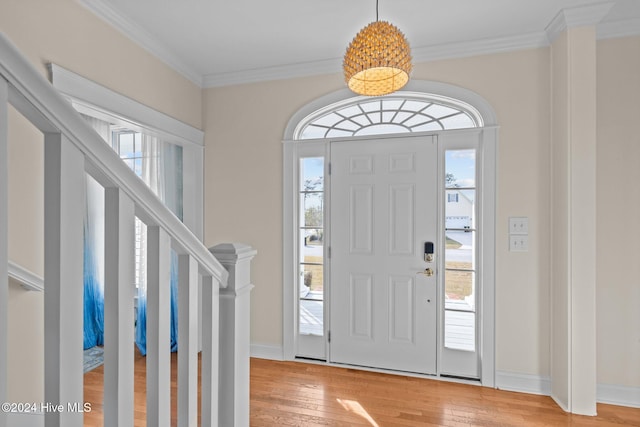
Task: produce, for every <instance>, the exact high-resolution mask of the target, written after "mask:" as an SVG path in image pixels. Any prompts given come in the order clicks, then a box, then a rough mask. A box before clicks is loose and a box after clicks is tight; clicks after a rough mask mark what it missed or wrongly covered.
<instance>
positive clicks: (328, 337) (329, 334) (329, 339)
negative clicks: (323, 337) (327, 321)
mask: <svg viewBox="0 0 640 427" xmlns="http://www.w3.org/2000/svg"><path fill="white" fill-rule="evenodd" d="M327 342H331V331H327Z"/></svg>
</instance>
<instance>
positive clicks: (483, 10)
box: [79, 0, 640, 87]
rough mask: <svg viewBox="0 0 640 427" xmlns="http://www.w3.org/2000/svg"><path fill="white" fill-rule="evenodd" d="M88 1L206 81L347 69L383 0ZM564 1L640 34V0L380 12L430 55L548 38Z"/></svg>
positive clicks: (472, 4)
mask: <svg viewBox="0 0 640 427" xmlns="http://www.w3.org/2000/svg"><path fill="white" fill-rule="evenodd" d="M79 1H80V3H81V4H83V5H84V6H86V7H87V8H88V9H90V10H91V11H92V12H94V13H95V14H96V15H98V16H99V17H101V18H102V19H104V20H105V21H107V22H108V23H109V24H111V25H113V26H114V27H116V28H117V29H119V30H120V31H122V32H123V33H125V34H126V35H127V36H128V37H130V38H131V39H133V40H134V41H136V42H137V43H139V44H140V45H141V46H143V47H144V48H145V49H147V50H149V51H150V52H151V53H153V54H154V55H156V56H158V57H159V58H160V59H162V60H163V61H164V62H166V63H167V64H168V65H170V66H172V67H173V68H175V69H176V70H177V71H179V72H180V73H181V74H183V75H184V76H186V77H187V78H189V79H190V80H192V81H193V82H195V83H196V84H198V85H199V86H204V87H212V86H221V85H228V84H235V83H244V82H251V81H260V80H270V79H279V78H289V77H296V76H304V75H313V74H322V73H333V72H340V70H341V63H342V56H343V55H344V51H345V49H346V47H347V45H348V44H349V42H350V41H351V39H352V38H353V37H354V36H355V34H356V33H357V32H358V31H359V30H360V29H361V28H362V27H364V26H365V25H367V24H368V23H370V22H372V21H375V17H376V14H375V9H376V2H375V0H274V1H271V2H269V1H263V0H226V1H223V0H136V1H131V0H79ZM584 6H589V7H586V8H583V7H584ZM562 9H569V10H572V11H582V10H588V9H598V10H601V11H602V10H604V14H605V17H604V18H603V19H602V21H600V24H599V25H598V37H599V38H605V37H617V36H624V35H631V34H640V1H638V0H613V1H605V2H603V1H602V0H481V1H480V0H441V1H429V0H381V1H380V4H379V16H380V20H386V21H390V22H391V23H393V24H394V25H396V26H397V27H398V28H400V29H401V30H402V31H403V32H404V33H405V35H406V36H407V39H408V40H409V43H410V44H411V47H412V51H413V56H414V58H415V62H421V61H426V60H430V59H438V58H445V57H456V56H465V55H470V54H479V53H488V52H492V51H493V52H495V51H505V50H513V49H521V48H527V47H539V46H544V45H547V44H548V43H549V41H548V31H545V30H546V29H547V28H548V27H549V26H550V23H551V22H552V21H553V19H554V17H556V16H557V15H558V13H559V12H560V11H561V10H562ZM601 14H602V13H601ZM598 19H599V17H598Z"/></svg>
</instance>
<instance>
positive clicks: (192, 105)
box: [0, 0, 202, 402]
mask: <svg viewBox="0 0 640 427" xmlns="http://www.w3.org/2000/svg"><path fill="white" fill-rule="evenodd" d="M0 30H1V31H2V32H3V33H4V35H6V36H7V38H8V39H9V40H10V41H11V42H12V43H13V44H15V45H16V46H17V48H18V49H19V50H20V51H21V52H22V54H23V55H24V56H25V57H26V58H28V59H29V60H30V61H31V63H32V64H33V66H34V67H36V69H38V70H39V71H40V72H41V74H42V75H43V76H46V75H47V68H46V64H47V63H49V62H53V63H56V64H58V65H61V66H63V67H65V68H67V69H69V70H71V71H73V72H75V73H77V74H80V75H82V76H84V77H86V78H89V79H91V80H93V81H95V82H97V83H99V84H102V85H103V86H106V87H108V88H109V89H112V90H114V91H116V92H118V93H121V94H124V95H126V96H128V97H130V98H132V99H135V100H136V101H138V102H141V103H143V104H145V105H147V106H149V107H151V108H154V109H156V110H158V111H161V112H163V113H165V114H168V115H170V116H172V117H175V118H177V119H179V120H181V121H183V122H186V123H188V124H190V125H192V126H195V127H197V128H200V127H201V125H202V90H201V88H200V87H198V86H197V85H195V84H194V83H192V82H191V81H189V80H187V79H186V78H184V77H182V76H181V75H180V74H178V73H177V72H176V71H174V70H173V69H171V68H170V67H168V66H167V65H165V64H164V63H163V62H161V61H160V60H159V59H157V58H156V57H154V56H153V55H151V54H150V53H148V52H147V51H145V50H144V49H142V48H141V47H140V46H138V45H137V44H135V43H133V42H132V41H130V40H129V39H127V38H126V37H125V36H124V35H122V34H121V33H120V32H118V31H117V30H115V29H113V28H112V27H110V26H109V25H108V24H106V23H105V22H103V21H102V20H100V19H99V18H97V17H96V16H94V15H93V14H92V13H91V12H89V11H88V10H87V9H85V8H84V7H82V6H81V5H80V4H79V3H78V2H77V1H75V0H29V1H5V2H3V3H2V5H1V6H0ZM9 120H10V121H9V230H10V231H9V259H10V260H11V261H12V262H14V263H16V264H18V265H20V266H22V267H24V268H26V269H27V270H29V271H31V272H33V273H35V274H37V275H39V276H42V275H43V271H44V263H43V261H44V260H43V258H44V255H43V253H44V250H43V241H44V231H43V227H44V226H43V223H44V222H43V212H44V205H43V203H44V195H43V188H44V182H43V180H44V170H43V165H44V161H43V141H44V138H43V136H42V134H41V133H40V132H39V131H37V130H36V129H35V128H34V127H33V126H32V125H31V124H30V123H28V122H27V121H26V119H24V118H23V117H22V116H20V114H19V113H17V112H16V111H15V110H13V109H12V108H10V109H9ZM8 304H9V328H10V339H11V343H10V347H9V350H8V351H9V354H8V359H9V363H10V366H9V377H8V398H9V399H10V401H15V402H20V401H23V402H29V401H31V402H38V401H42V398H43V387H42V378H41V376H42V372H43V369H44V365H43V360H42V358H43V354H42V352H41V347H39V346H38V345H36V344H34V343H32V342H30V343H28V344H25V341H26V340H29V341H34V342H39V341H42V340H43V333H44V332H43V331H44V329H43V325H42V322H43V320H42V313H41V312H42V310H43V305H42V304H43V303H42V293H35V292H28V291H25V290H23V289H22V288H21V287H19V286H18V285H16V284H15V283H12V284H11V285H10V290H9V301H8Z"/></svg>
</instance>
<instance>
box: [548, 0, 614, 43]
mask: <svg viewBox="0 0 640 427" xmlns="http://www.w3.org/2000/svg"><path fill="white" fill-rule="evenodd" d="M614 4H615V3H614V2H612V1H607V2H602V3H595V4H590V5H586V6H578V7H570V8H566V9H562V10H560V12H558V14H557V15H556V16H555V17H554V18H553V19H552V20H551V22H550V23H549V25H547V28H546V29H545V32H546V33H547V38H548V39H549V43H553V41H554V40H555V39H556V38H558V36H559V35H560V34H561V33H562V32H564V31H565V30H567V29H569V28H575V27H582V26H586V25H597V24H598V23H600V21H601V20H602V19H603V18H604V17H605V16H607V14H608V13H609V11H611V8H612V7H613V6H614Z"/></svg>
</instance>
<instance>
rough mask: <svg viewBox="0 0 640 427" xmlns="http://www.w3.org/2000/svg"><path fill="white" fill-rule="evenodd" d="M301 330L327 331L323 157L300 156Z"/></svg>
mask: <svg viewBox="0 0 640 427" xmlns="http://www.w3.org/2000/svg"><path fill="white" fill-rule="evenodd" d="M299 194H300V199H299V203H300V209H299V215H300V218H299V222H298V223H299V224H300V225H299V231H298V242H299V244H298V254H299V277H298V287H299V292H300V297H299V298H300V302H299V306H298V313H299V319H298V325H299V333H300V334H306V335H320V336H321V335H323V334H324V325H323V318H324V314H323V313H324V293H323V290H324V158H322V157H307V158H301V159H300V181H299Z"/></svg>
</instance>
